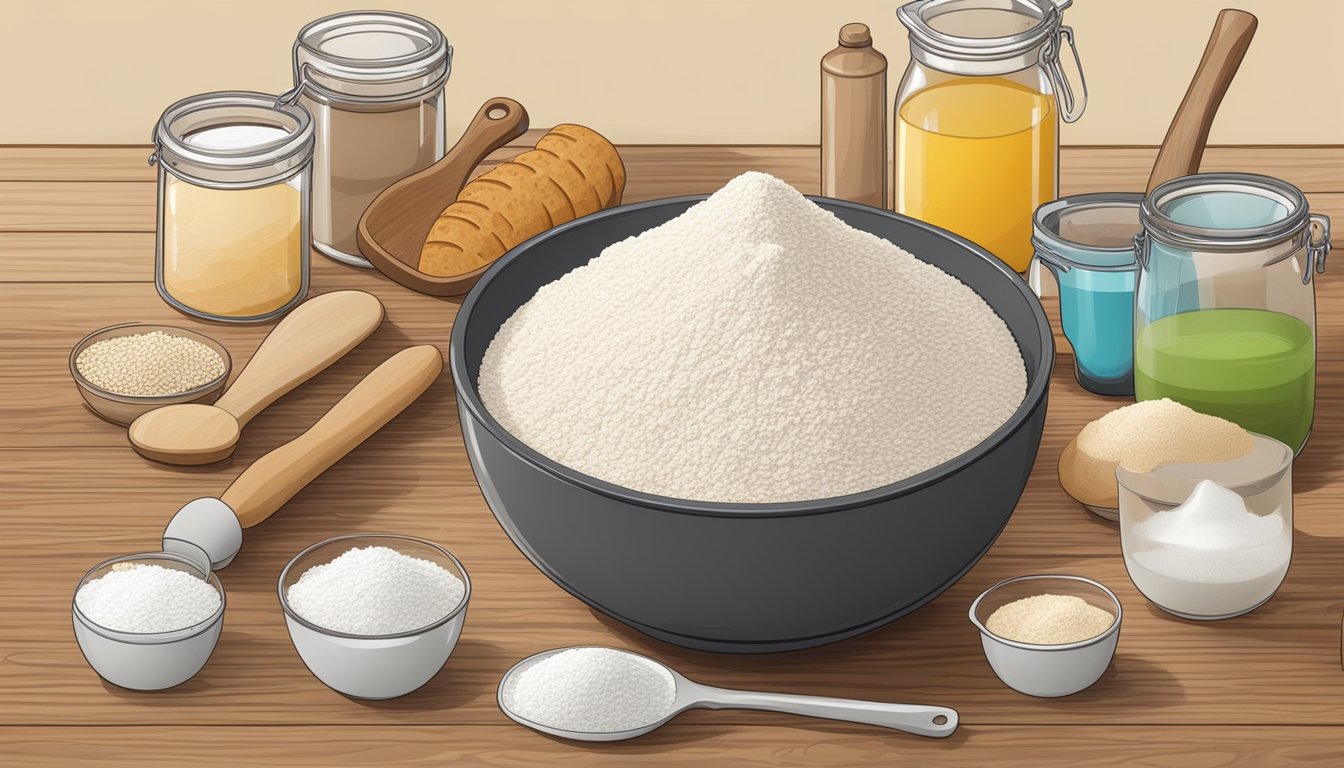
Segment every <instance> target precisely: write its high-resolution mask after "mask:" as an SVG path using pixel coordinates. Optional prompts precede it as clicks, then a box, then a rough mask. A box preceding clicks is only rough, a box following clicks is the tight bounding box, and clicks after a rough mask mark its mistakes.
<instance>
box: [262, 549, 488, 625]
mask: <svg viewBox="0 0 1344 768" xmlns="http://www.w3.org/2000/svg"><path fill="white" fill-rule="evenodd" d="M465 592H466V586H465V585H464V584H463V583H462V580H461V579H459V578H458V577H457V575H456V574H454V573H452V572H450V571H449V570H447V569H446V568H444V567H443V566H441V565H439V564H438V563H435V562H431V561H429V560H424V559H422V558H418V557H411V556H410V555H406V554H402V553H401V552H398V551H396V550H395V549H391V548H390V547H355V548H353V549H350V550H349V551H347V552H346V553H345V554H343V555H341V556H340V557H338V558H336V559H335V560H332V561H331V562H329V563H325V564H323V565H315V566H313V567H312V568H309V569H308V570H306V571H304V572H303V575H301V576H300V577H299V580H298V581H296V582H294V583H293V584H292V585H290V587H289V590H288V591H287V592H286V593H285V600H286V601H287V602H288V603H289V607H290V608H291V609H293V611H294V612H295V613H297V614H298V615H299V616H302V617H303V618H304V619H306V620H308V621H310V622H312V623H314V624H316V625H318V626H320V627H325V628H326V629H331V630H335V631H337V632H345V633H347V634H352V635H390V634H395V633H397V632H409V631H411V630H413V629H419V628H421V627H425V626H428V625H430V624H433V623H434V622H436V621H438V620H439V619H442V618H443V617H444V616H447V615H448V614H450V613H452V612H453V610H454V609H455V608H457V606H458V604H459V603H461V602H462V597H463V595H464V593H465Z"/></svg>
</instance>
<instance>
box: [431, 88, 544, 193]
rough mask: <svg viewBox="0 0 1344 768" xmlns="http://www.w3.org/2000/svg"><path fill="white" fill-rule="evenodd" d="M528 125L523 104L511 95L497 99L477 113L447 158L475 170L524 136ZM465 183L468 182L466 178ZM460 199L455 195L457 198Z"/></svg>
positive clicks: (483, 105)
mask: <svg viewBox="0 0 1344 768" xmlns="http://www.w3.org/2000/svg"><path fill="white" fill-rule="evenodd" d="M527 124H528V123H527V110H526V109H523V105H522V104H519V103H518V102H516V101H514V100H513V99H510V98H509V97H507V96H496V97H494V98H492V99H490V100H488V101H486V102H485V103H484V104H482V105H481V108H480V109H478V110H476V116H475V117H473V118H472V119H471V124H470V125H468V126H467V130H466V131H465V132H464V133H463V134H462V138H460V139H458V140H457V143H456V144H454V145H453V148H452V149H450V150H448V152H447V154H446V155H445V156H451V157H452V158H453V160H454V161H456V162H458V163H461V164H462V166H464V167H466V168H468V169H471V168H475V167H476V166H478V165H480V164H481V161H482V160H484V159H485V158H486V156H487V155H489V154H490V153H491V152H494V151H495V150H496V149H498V148H499V147H501V146H503V145H504V144H507V143H508V142H510V141H512V140H513V139H516V138H518V137H519V136H521V135H523V133H524V132H525V131H526V130H527ZM463 181H464V183H465V178H464V179H463ZM459 191H460V190H459ZM456 197H457V193H456V192H454V193H453V198H456ZM449 202H451V200H449ZM446 204H447V203H445V205H446Z"/></svg>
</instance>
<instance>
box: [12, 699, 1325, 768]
mask: <svg viewBox="0 0 1344 768" xmlns="http://www.w3.org/2000/svg"><path fill="white" fill-rule="evenodd" d="M805 722H806V721H800V720H793V721H791V722H790V724H788V725H784V724H780V725H775V726H766V725H742V726H734V725H724V724H721V723H719V722H718V716H717V715H716V714H715V713H710V712H692V713H689V714H687V715H683V716H682V717H681V718H679V719H678V720H677V721H675V722H674V723H672V724H670V725H668V726H664V727H663V728H662V729H661V730H659V731H658V732H656V733H654V734H651V735H649V736H646V737H644V738H641V739H638V740H635V741H628V742H617V743H610V744H583V743H578V742H568V741H561V740H558V739H548V738H546V737H543V736H540V735H538V734H534V733H526V732H522V731H521V730H520V727H519V726H512V725H503V724H501V725H499V726H463V725H438V726H406V727H395V726H390V725H377V726H368V727H363V728H353V729H352V728H336V727H323V726H297V727H296V726H288V727H286V726H280V727H273V728H247V727H214V728H199V727H189V726H188V727H182V726H177V727H159V726H143V725H142V726H130V727H125V728H95V727H76V726H61V727H52V728H14V727H11V728H0V741H3V743H4V745H5V746H4V747H0V750H3V751H4V753H5V754H6V756H7V760H6V763H7V764H8V765H10V766H13V767H14V768H23V767H26V766H47V765H70V764H72V763H88V762H96V763H98V764H99V765H127V766H136V768H142V767H143V768H153V767H154V766H163V767H164V768H178V766H182V765H248V766H258V767H260V768H264V767H266V766H287V765H293V764H295V763H296V762H297V763H304V764H313V765H324V766H428V765H435V766H439V765H489V766H496V767H501V768H502V767H504V766H536V765H546V764H556V763H562V762H563V763H564V764H573V765H582V766H587V768H625V767H626V766H655V765H656V766H704V765H713V766H721V767H722V768H735V767H741V768H793V767H795V766H797V767H799V768H801V767H802V766H816V765H889V764H899V765H935V764H936V765H939V766H944V767H945V768H986V766H993V768H1047V767H1048V766H1070V767H1071V768H1105V767H1109V766H1115V765H1119V764H1121V763H1122V762H1123V764H1126V765H1143V766H1145V767H1146V768H1192V766H1210V767H1211V766H1218V767H1219V768H1252V767H1254V768H1281V767H1285V766H1297V765H1333V764H1338V763H1339V762H1340V761H1341V760H1344V729H1340V728H1334V727H1315V728H1313V727H1260V728H1246V727H1238V726H1211V727H1204V728H1173V727H1162V726H1158V727H1143V728H1117V727H1112V726H1096V725H1079V726H1073V727H1041V726H1014V727H1003V726H963V727H962V728H961V730H959V731H958V732H957V733H956V734H954V735H953V736H952V737H950V738H948V739H946V740H934V739H920V738H916V737H912V736H907V735H904V734H898V733H890V732H885V731H880V730H876V729H873V728H865V727H862V726H853V725H848V724H845V723H834V722H823V721H814V722H813V723H812V724H803V723H805ZM1122 755H1123V758H1121V757H1120V756H1122Z"/></svg>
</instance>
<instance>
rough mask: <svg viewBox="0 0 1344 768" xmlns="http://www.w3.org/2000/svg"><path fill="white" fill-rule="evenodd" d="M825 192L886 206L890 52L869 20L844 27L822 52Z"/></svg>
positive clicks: (822, 146) (822, 180)
mask: <svg viewBox="0 0 1344 768" xmlns="http://www.w3.org/2000/svg"><path fill="white" fill-rule="evenodd" d="M821 194H823V195H825V196H827V197H838V198H841V199H844V200H853V201H854V202H856V203H863V204H865V205H871V206H875V207H878V208H882V207H885V206H886V202H887V57H885V56H883V55H882V54H881V53H878V52H877V51H876V50H875V49H874V48H873V37H872V34H871V33H870V32H869V31H868V25H867V24H846V25H844V26H843V27H841V28H840V46H839V47H838V48H836V49H835V50H833V51H831V52H830V53H828V54H826V55H825V56H823V57H822V58H821Z"/></svg>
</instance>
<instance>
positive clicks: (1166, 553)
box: [1125, 480, 1292, 616]
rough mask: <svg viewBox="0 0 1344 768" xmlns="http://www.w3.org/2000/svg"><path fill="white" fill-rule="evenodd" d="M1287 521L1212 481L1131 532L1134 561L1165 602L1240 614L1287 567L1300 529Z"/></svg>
mask: <svg viewBox="0 0 1344 768" xmlns="http://www.w3.org/2000/svg"><path fill="white" fill-rule="evenodd" d="M1284 523H1285V521H1284V518H1283V517H1282V516H1281V515H1279V514H1277V513H1275V514H1269V515H1257V514H1256V513H1254V512H1252V511H1250V510H1249V509H1247V508H1246V504H1245V502H1244V501H1243V500H1242V498H1241V496H1240V495H1239V494H1237V493H1236V492H1234V491H1230V490H1228V489H1227V488H1224V487H1223V486H1221V485H1219V484H1218V483H1215V482H1213V481H1212V480H1204V481H1201V482H1200V483H1199V484H1198V485H1196V486H1195V490H1194V491H1193V492H1192V493H1191V494H1190V497H1189V498H1188V499H1186V501H1185V502H1184V503H1183V504H1181V505H1180V506H1178V507H1175V508H1174V509H1170V510H1165V511H1159V512H1155V513H1153V515H1152V516H1151V517H1149V518H1147V519H1146V520H1143V521H1142V522H1139V523H1136V524H1134V525H1133V526H1132V527H1131V528H1130V529H1129V530H1128V531H1127V532H1126V533H1125V560H1126V565H1127V566H1128V568H1129V571H1130V575H1131V576H1132V577H1133V578H1134V583H1135V585H1136V586H1138V587H1139V589H1140V590H1141V591H1142V592H1143V593H1144V595H1145V596H1147V597H1148V599H1150V600H1152V601H1153V602H1155V603H1157V604H1158V605H1161V606H1163V607H1165V608H1168V609H1170V610H1174V611H1176V612H1178V613H1185V614H1192V615H1202V616H1222V615H1228V614H1234V613H1238V612H1241V611H1245V610H1249V609H1250V608H1253V607H1255V606H1256V605H1259V604H1260V603H1261V602H1263V601H1265V600H1267V599H1268V598H1269V597H1270V595H1272V594H1273V593H1274V590H1275V589H1277V588H1278V585H1279V583H1280V582H1281V581H1282V579H1283V576H1284V574H1285V573H1286V572H1287V570H1288V564H1289V562H1290V560H1291V559H1292V530H1291V528H1289V526H1287V525H1285V524H1284Z"/></svg>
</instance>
